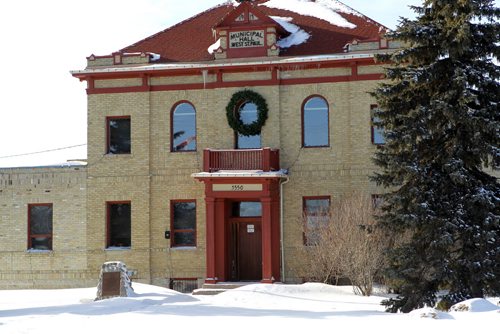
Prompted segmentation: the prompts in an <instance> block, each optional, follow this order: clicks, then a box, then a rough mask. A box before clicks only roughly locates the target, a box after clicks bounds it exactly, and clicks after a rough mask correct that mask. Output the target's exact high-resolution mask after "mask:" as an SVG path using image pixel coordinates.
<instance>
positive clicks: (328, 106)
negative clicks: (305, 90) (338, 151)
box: [301, 94, 330, 148]
mask: <svg viewBox="0 0 500 334" xmlns="http://www.w3.org/2000/svg"><path fill="white" fill-rule="evenodd" d="M315 97H319V98H321V99H323V100H324V101H325V103H326V106H327V108H328V113H327V117H328V120H327V131H328V136H327V138H328V144H327V145H321V146H306V145H305V143H304V139H305V138H304V137H305V134H304V107H305V105H306V103H307V102H308V101H309V100H311V99H313V98H315ZM301 117H302V123H301V127H302V147H303V148H320V147H330V104H329V103H328V100H327V99H326V98H325V97H324V96H322V95H319V94H313V95H310V96H308V97H306V98H305V99H304V101H302V106H301Z"/></svg>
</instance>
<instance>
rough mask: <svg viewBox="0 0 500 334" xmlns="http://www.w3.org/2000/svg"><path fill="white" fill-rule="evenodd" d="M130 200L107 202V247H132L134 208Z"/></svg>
mask: <svg viewBox="0 0 500 334" xmlns="http://www.w3.org/2000/svg"><path fill="white" fill-rule="evenodd" d="M131 209H132V208H131V204H130V202H108V203H107V216H108V217H107V221H108V222H107V226H108V228H107V241H106V248H114V247H117V248H130V246H131V235H132V231H131V227H132V210H131Z"/></svg>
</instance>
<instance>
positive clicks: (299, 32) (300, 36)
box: [271, 16, 311, 49]
mask: <svg viewBox="0 0 500 334" xmlns="http://www.w3.org/2000/svg"><path fill="white" fill-rule="evenodd" d="M271 18H272V19H273V20H275V21H276V22H278V23H279V24H280V25H281V26H282V27H283V28H284V29H285V30H286V31H288V32H289V33H290V36H288V37H286V38H284V39H282V40H279V41H278V43H277V44H278V46H279V47H280V48H282V49H284V48H289V47H291V46H292V45H300V44H302V43H305V42H306V41H307V40H308V39H309V37H311V35H309V34H308V33H307V32H305V31H304V30H303V29H301V28H300V27H299V26H297V25H295V24H293V23H291V21H292V20H293V18H291V17H280V16H271Z"/></svg>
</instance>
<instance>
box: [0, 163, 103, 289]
mask: <svg viewBox="0 0 500 334" xmlns="http://www.w3.org/2000/svg"><path fill="white" fill-rule="evenodd" d="M86 192H87V189H86V171H85V168H84V167H65V168H20V169H1V170H0V221H1V226H2V230H1V231H0V253H1V256H0V289H7V288H11V289H14V288H31V287H37V288H55V287H68V286H71V287H76V286H91V285H94V284H96V282H97V281H96V280H95V277H93V276H92V275H91V273H90V271H89V270H88V269H89V267H88V262H87V256H88V253H87V238H86V217H85V212H86V210H85V200H86ZM36 203H52V205H53V244H52V248H53V250H52V251H30V250H28V204H36ZM97 269H98V268H97Z"/></svg>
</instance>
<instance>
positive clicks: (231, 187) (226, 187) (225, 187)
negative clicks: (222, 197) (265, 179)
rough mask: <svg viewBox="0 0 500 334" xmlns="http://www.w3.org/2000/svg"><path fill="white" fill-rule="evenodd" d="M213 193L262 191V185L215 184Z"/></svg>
mask: <svg viewBox="0 0 500 334" xmlns="http://www.w3.org/2000/svg"><path fill="white" fill-rule="evenodd" d="M212 190H213V191H262V184H213V185H212Z"/></svg>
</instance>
